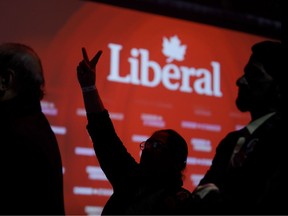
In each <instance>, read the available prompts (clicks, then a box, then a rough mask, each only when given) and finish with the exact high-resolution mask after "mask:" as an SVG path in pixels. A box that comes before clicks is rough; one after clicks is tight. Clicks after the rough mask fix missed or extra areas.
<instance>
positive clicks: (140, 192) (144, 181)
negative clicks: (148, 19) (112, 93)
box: [77, 48, 191, 215]
mask: <svg viewBox="0 0 288 216" xmlns="http://www.w3.org/2000/svg"><path fill="white" fill-rule="evenodd" d="M82 53H83V60H82V61H81V62H80V63H79V65H78V67H77V77H78V81H79V84H80V86H81V88H82V93H83V99H84V105H85V109H86V113H87V119H88V125H87V130H88V132H89V135H90V137H91V139H92V141H93V146H94V150H95V153H96V156H97V159H98V161H99V164H100V166H101V168H102V170H103V171H104V173H105V175H106V176H107V178H108V180H109V182H110V183H111V185H112V187H113V194H112V196H111V197H110V198H109V200H108V202H107V203H106V205H105V206H104V209H103V211H102V214H103V215H106V214H107V215H109V214H112V215H125V214H128V215H138V214H146V215H147V214H175V215H178V214H184V207H182V206H185V203H186V202H185V201H186V200H188V198H189V196H190V194H191V192H189V191H188V190H186V189H185V188H183V186H182V185H183V180H182V177H183V175H182V171H183V170H184V168H185V167H186V159H187V154H188V146H187V143H186V141H185V139H184V138H183V137H182V136H180V135H179V133H177V132H176V131H175V130H172V129H162V130H158V131H155V132H154V133H153V134H152V135H151V136H150V138H148V139H147V140H146V141H145V142H143V143H141V144H140V149H141V150H142V154H141V158H140V162H139V163H137V162H136V161H135V159H134V158H133V157H132V156H131V155H130V154H129V152H127V149H126V148H125V146H124V145H123V143H122V141H121V140H120V138H119V137H118V136H117V133H116V131H115V129H114V126H113V124H112V121H111V119H110V118H109V113H108V110H107V109H106V108H105V107H104V105H103V103H102V100H101V98H100V95H99V93H98V89H97V87H96V86H95V78H96V71H95V67H96V64H97V62H98V59H99V58H100V56H101V54H102V51H98V52H97V54H96V55H95V56H94V57H93V58H92V60H91V61H90V60H89V58H88V56H87V53H86V50H85V48H82Z"/></svg>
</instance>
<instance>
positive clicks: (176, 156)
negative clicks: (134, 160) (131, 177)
mask: <svg viewBox="0 0 288 216" xmlns="http://www.w3.org/2000/svg"><path fill="white" fill-rule="evenodd" d="M140 148H141V149H142V155H141V159H140V166H141V168H142V169H143V172H144V175H145V176H149V177H154V178H158V179H164V178H166V180H167V181H169V179H167V177H168V176H169V177H172V178H174V179H173V181H174V180H178V181H179V180H180V179H181V176H182V171H183V170H184V169H185V167H186V160H187V155H188V146H187V143H186V141H185V139H184V138H183V137H182V136H181V135H180V134H179V133H177V132H176V131H174V130H172V129H163V130H158V131H155V132H154V133H153V134H152V136H151V137H150V138H149V139H147V140H146V141H145V142H143V143H141V144H140ZM171 180H172V179H171ZM181 184H182V182H181Z"/></svg>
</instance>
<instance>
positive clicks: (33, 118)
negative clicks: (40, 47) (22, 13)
mask: <svg viewBox="0 0 288 216" xmlns="http://www.w3.org/2000/svg"><path fill="white" fill-rule="evenodd" d="M43 97H44V74H43V70H42V65H41V61H40V59H39V57H38V55H37V54H36V53H35V51H34V50H33V49H32V48H31V47H29V46H27V45H24V44H20V43H2V44H0V134H1V136H0V137H1V141H0V143H1V145H0V172H1V177H0V187H1V189H0V197H1V199H0V200H1V201H0V203H1V204H0V214H1V215H2V214H3V215H12V214H13V215H55V214H56V215H64V214H65V211H64V197H63V176H62V175H63V173H62V161H61V155H60V151H59V148H58V143H57V140H56V137H55V135H54V133H53V131H52V129H51V127H50V124H49V122H48V120H47V119H46V117H45V115H44V114H43V113H42V110H41V106H40V101H41V100H42V98H43Z"/></svg>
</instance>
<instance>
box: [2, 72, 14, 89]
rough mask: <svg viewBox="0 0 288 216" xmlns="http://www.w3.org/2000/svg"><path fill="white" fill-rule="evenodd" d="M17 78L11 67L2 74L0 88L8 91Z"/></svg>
mask: <svg viewBox="0 0 288 216" xmlns="http://www.w3.org/2000/svg"><path fill="white" fill-rule="evenodd" d="M14 79H15V72H14V71H13V70H11V69H8V70H5V71H3V72H2V73H1V75H0V90H1V91H6V90H8V89H9V88H11V87H12V84H13V82H14Z"/></svg>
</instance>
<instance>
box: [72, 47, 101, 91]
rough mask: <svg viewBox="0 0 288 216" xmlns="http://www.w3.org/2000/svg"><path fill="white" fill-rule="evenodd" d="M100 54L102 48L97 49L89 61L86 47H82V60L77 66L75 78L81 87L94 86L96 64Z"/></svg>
mask: <svg viewBox="0 0 288 216" xmlns="http://www.w3.org/2000/svg"><path fill="white" fill-rule="evenodd" d="M101 54H102V50H99V51H98V52H97V53H96V55H95V56H94V57H93V58H92V60H91V61H90V60H89V57H88V55H87V52H86V49H85V48H84V47H83V48H82V55H83V60H82V61H81V62H80V63H79V65H78V66H77V78H78V82H79V84H80V86H81V88H82V89H83V88H87V87H94V86H95V82H96V65H97V62H98V60H99V58H100V56H101Z"/></svg>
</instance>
